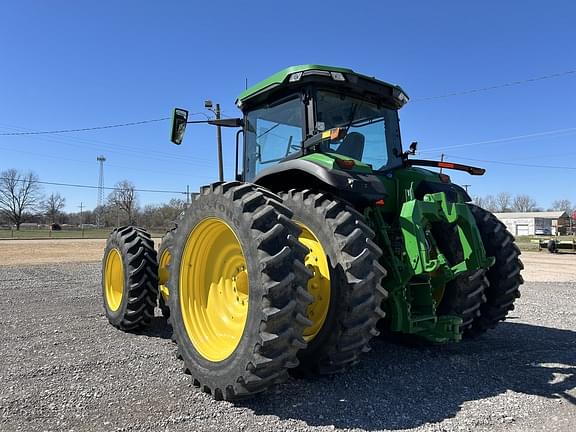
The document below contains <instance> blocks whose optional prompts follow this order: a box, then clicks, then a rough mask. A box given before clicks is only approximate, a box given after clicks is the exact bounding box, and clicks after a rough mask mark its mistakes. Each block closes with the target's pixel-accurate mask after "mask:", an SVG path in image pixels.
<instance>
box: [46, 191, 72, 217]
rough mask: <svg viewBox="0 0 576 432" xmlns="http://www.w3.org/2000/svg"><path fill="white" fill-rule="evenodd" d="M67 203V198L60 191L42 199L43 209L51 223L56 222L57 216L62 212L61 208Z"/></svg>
mask: <svg viewBox="0 0 576 432" xmlns="http://www.w3.org/2000/svg"><path fill="white" fill-rule="evenodd" d="M65 205H66V198H64V197H63V196H61V195H60V194H59V193H51V194H50V195H49V196H48V198H46V199H45V200H44V201H42V210H44V213H45V214H46V216H48V219H50V223H54V222H56V217H57V216H58V214H60V210H62V209H63V208H64V206H65Z"/></svg>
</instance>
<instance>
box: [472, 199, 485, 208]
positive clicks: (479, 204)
mask: <svg viewBox="0 0 576 432" xmlns="http://www.w3.org/2000/svg"><path fill="white" fill-rule="evenodd" d="M472 202H473V203H474V204H476V205H477V206H478V207H482V208H484V198H483V197H481V196H474V197H472Z"/></svg>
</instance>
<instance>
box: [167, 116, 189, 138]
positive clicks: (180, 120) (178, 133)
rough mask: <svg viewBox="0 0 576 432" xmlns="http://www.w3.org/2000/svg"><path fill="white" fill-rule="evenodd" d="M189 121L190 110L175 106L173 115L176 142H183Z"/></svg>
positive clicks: (173, 133)
mask: <svg viewBox="0 0 576 432" xmlns="http://www.w3.org/2000/svg"><path fill="white" fill-rule="evenodd" d="M187 122H188V111H186V110H185V109H181V108H174V115H173V117H172V138H171V141H172V142H173V143H174V144H177V145H180V144H182V139H183V138H184V132H185V131H186V123H187Z"/></svg>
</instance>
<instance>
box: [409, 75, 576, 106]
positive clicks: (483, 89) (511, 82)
mask: <svg viewBox="0 0 576 432" xmlns="http://www.w3.org/2000/svg"><path fill="white" fill-rule="evenodd" d="M572 74H576V69H572V70H567V71H564V72H557V73H553V74H550V75H542V76H539V77H533V78H527V79H524V80H518V81H510V82H507V83H504V84H497V85H493V86H488V87H480V88H475V89H470V90H462V91H458V92H453V93H447V94H443V95H437V96H427V97H421V98H414V99H412V102H421V101H427V100H434V99H444V98H449V97H454V96H464V95H469V94H472V93H480V92H485V91H490V90H497V89H501V88H505V87H514V86H518V85H522V84H527V83H531V82H535V81H542V80H547V79H553V78H560V77H563V76H566V75H572Z"/></svg>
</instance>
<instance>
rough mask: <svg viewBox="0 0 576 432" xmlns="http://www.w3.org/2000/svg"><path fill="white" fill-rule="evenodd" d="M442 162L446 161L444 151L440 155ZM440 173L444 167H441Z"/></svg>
mask: <svg viewBox="0 0 576 432" xmlns="http://www.w3.org/2000/svg"><path fill="white" fill-rule="evenodd" d="M440 162H444V153H442V154H441V155H440ZM440 174H442V167H440Z"/></svg>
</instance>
